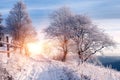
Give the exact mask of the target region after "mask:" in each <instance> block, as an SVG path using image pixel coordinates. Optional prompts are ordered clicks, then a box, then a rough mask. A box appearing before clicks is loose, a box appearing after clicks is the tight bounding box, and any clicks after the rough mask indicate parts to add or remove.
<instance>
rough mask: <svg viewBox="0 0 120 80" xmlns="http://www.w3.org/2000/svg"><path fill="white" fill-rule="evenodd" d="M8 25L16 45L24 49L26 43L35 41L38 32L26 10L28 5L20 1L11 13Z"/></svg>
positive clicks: (7, 20)
mask: <svg viewBox="0 0 120 80" xmlns="http://www.w3.org/2000/svg"><path fill="white" fill-rule="evenodd" d="M6 25H7V28H8V32H10V35H11V36H12V40H13V43H14V44H15V45H18V46H20V47H21V48H23V47H24V45H25V43H27V42H29V41H32V40H34V38H35V35H36V31H35V29H34V27H33V25H32V21H31V19H30V17H29V15H28V12H27V10H26V5H25V4H24V3H23V2H22V1H18V2H17V3H16V4H15V5H14V7H13V8H12V10H11V11H10V13H9V15H8V17H7V19H6Z"/></svg>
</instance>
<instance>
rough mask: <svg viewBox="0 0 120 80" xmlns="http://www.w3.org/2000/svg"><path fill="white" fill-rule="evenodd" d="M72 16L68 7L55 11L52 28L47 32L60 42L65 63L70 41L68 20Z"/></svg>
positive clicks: (51, 17)
mask: <svg viewBox="0 0 120 80" xmlns="http://www.w3.org/2000/svg"><path fill="white" fill-rule="evenodd" d="M70 16H72V13H71V11H70V10H69V8H67V7H62V8H60V9H58V10H56V11H54V12H53V14H52V15H51V16H50V19H51V23H50V26H49V27H48V28H47V29H46V30H45V31H46V32H47V33H48V35H50V36H52V37H56V38H57V39H58V40H59V42H60V44H61V45H60V47H61V48H62V52H63V58H62V61H65V59H66V55H67V54H68V42H69V39H70V36H69V35H70V33H69V32H70V28H69V23H68V19H69V17H70Z"/></svg>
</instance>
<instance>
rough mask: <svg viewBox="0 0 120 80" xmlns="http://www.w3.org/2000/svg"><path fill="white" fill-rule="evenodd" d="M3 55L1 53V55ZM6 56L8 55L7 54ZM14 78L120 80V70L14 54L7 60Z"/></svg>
mask: <svg viewBox="0 0 120 80" xmlns="http://www.w3.org/2000/svg"><path fill="white" fill-rule="evenodd" d="M0 56H1V55H0ZM5 56H6V55H5ZM5 56H2V58H1V60H3V61H4V64H3V67H4V68H6V69H7V71H8V72H9V74H10V75H12V76H13V78H14V80H120V72H117V71H114V70H111V69H107V68H104V67H101V66H95V65H93V64H90V63H84V64H80V65H78V64H76V62H70V61H69V62H60V61H55V60H50V59H47V58H43V57H39V58H37V59H36V58H29V57H25V56H23V55H18V54H14V55H12V56H11V58H9V59H7V61H5V59H6V58H5Z"/></svg>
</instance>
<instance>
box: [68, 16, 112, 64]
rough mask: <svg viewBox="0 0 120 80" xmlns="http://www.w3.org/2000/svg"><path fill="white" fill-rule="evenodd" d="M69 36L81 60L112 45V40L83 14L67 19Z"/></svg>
mask: <svg viewBox="0 0 120 80" xmlns="http://www.w3.org/2000/svg"><path fill="white" fill-rule="evenodd" d="M69 21H70V22H69V23H71V24H70V25H71V38H72V39H73V41H74V42H75V45H76V51H77V53H78V55H79V58H80V59H81V61H82V62H84V61H86V60H87V59H89V58H90V57H91V56H92V55H93V54H96V53H97V52H99V51H101V50H102V49H103V48H106V47H110V46H113V45H114V42H113V41H112V40H111V39H110V38H109V37H108V36H107V35H106V34H105V33H104V32H103V31H102V30H101V29H99V28H98V27H97V26H96V25H93V24H92V21H91V20H90V19H89V18H88V17H87V16H84V15H75V16H73V17H71V19H69Z"/></svg>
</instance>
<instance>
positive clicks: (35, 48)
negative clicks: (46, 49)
mask: <svg viewBox="0 0 120 80" xmlns="http://www.w3.org/2000/svg"><path fill="white" fill-rule="evenodd" d="M27 47H28V50H29V52H30V54H32V53H34V55H36V54H40V52H41V47H40V45H39V44H38V43H28V44H27Z"/></svg>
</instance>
